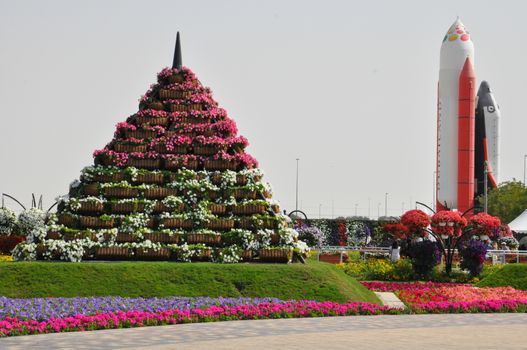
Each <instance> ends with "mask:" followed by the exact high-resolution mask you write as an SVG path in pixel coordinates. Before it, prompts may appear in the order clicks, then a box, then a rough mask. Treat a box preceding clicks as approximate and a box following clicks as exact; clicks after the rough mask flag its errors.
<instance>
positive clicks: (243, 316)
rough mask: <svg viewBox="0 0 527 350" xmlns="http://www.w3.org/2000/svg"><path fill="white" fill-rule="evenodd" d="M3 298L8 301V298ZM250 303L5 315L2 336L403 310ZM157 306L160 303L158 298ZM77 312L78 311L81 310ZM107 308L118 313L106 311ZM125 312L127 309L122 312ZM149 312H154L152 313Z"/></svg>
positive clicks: (365, 305) (355, 304)
mask: <svg viewBox="0 0 527 350" xmlns="http://www.w3.org/2000/svg"><path fill="white" fill-rule="evenodd" d="M3 299H4V300H5V299H6V298H3ZM116 299H124V298H116ZM176 300H177V298H176ZM248 301H249V302H245V303H240V304H238V303H236V301H235V300H234V302H232V303H231V304H234V305H232V306H231V305H229V303H228V302H227V303H225V304H226V305H225V306H224V305H223V303H221V302H218V303H217V304H219V305H214V303H210V306H208V307H205V308H191V307H189V306H190V305H192V303H188V305H189V306H187V305H183V306H182V307H179V308H172V307H169V308H165V307H160V308H156V307H153V308H152V307H144V308H145V309H147V310H138V309H137V308H134V307H131V308H130V309H127V307H126V304H125V303H122V304H121V305H122V306H117V307H116V306H115V305H113V307H106V308H104V307H101V308H100V309H99V308H95V307H93V306H92V307H91V309H92V312H89V311H88V312H86V311H84V310H83V309H80V310H79V311H81V312H80V313H76V312H68V313H67V316H59V317H50V318H45V319H44V320H38V319H31V318H29V319H25V317H24V316H25V315H20V316H21V317H12V316H6V317H4V318H3V319H1V320H0V337H2V336H4V337H5V336H14V335H25V334H43V333H58V332H66V331H68V332H71V331H84V330H96V329H112V328H130V327H141V326H160V325H167V324H179V323H198V322H215V321H230V320H257V319H276V318H292V317H298V318H300V317H326V316H350V315H380V314H397V313H400V311H398V310H396V309H391V308H389V307H386V306H379V305H375V304H369V303H362V302H350V303H347V304H338V303H334V302H316V301H307V300H303V301H288V302H282V301H278V300H277V301H271V302H265V301H262V302H260V303H258V300H257V301H256V302H253V303H252V304H251V303H250V302H251V301H252V300H250V299H249V300H248ZM155 303H156V304H159V299H158V300H157V301H155ZM132 304H133V303H132ZM169 304H170V302H169ZM172 304H175V305H178V306H179V305H181V304H180V303H179V302H177V301H176V302H175V303H174V302H172ZM140 306H143V305H140ZM66 308H67V307H66ZM74 309H76V310H78V309H79V308H74ZM108 309H110V310H112V309H116V310H115V311H107V310H108ZM122 309H125V310H123V311H122ZM150 309H153V310H152V311H150ZM101 311H104V312H101ZM36 312H38V310H37V311H36ZM58 314H59V315H60V313H58ZM17 315H18V313H17Z"/></svg>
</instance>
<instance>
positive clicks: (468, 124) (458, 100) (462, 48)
mask: <svg viewBox="0 0 527 350" xmlns="http://www.w3.org/2000/svg"><path fill="white" fill-rule="evenodd" d="M473 65H474V45H473V43H472V40H471V39H470V34H469V32H468V31H467V30H466V29H465V26H464V25H463V23H461V21H460V20H459V18H458V19H457V20H456V21H455V22H454V24H452V26H451V27H450V29H449V30H448V32H447V34H446V35H445V37H444V39H443V44H442V45H441V56H440V69H439V83H438V101H437V172H436V174H437V178H436V191H437V193H436V194H437V196H436V198H437V203H436V205H437V209H438V210H443V209H457V210H459V211H460V212H465V211H467V210H470V209H471V208H472V207H473V206H474V137H475V133H474V131H475V130H474V127H475V119H474V114H475V108H476V106H475V99H476V76H475V74H474V70H473Z"/></svg>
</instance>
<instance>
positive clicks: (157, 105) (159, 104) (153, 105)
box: [147, 102, 165, 111]
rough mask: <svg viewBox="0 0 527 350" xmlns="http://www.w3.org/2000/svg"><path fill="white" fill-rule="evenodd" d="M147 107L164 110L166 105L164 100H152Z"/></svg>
mask: <svg viewBox="0 0 527 350" xmlns="http://www.w3.org/2000/svg"><path fill="white" fill-rule="evenodd" d="M147 107H148V109H155V110H157V111H162V110H163V109H165V106H164V105H163V103H162V102H151V103H149V104H148V106H147Z"/></svg>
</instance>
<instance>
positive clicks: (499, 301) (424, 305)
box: [361, 282, 527, 313]
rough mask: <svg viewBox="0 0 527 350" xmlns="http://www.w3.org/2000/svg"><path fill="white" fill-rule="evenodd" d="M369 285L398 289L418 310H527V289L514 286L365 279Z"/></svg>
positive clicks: (406, 301) (440, 311)
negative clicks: (485, 286)
mask: <svg viewBox="0 0 527 350" xmlns="http://www.w3.org/2000/svg"><path fill="white" fill-rule="evenodd" d="M361 283H362V284H363V285H364V286H366V287H367V288H368V289H370V290H373V291H379V292H394V293H396V294H397V296H398V297H399V298H400V299H401V300H402V301H403V302H404V303H405V304H407V305H408V306H410V308H411V310H412V311H413V312H415V313H425V312H426V313H445V312H446V313H450V312H526V311H527V292H524V291H520V290H517V289H514V288H512V287H497V288H477V287H474V286H472V285H469V284H454V283H434V282H425V283H422V282H408V283H405V282H361Z"/></svg>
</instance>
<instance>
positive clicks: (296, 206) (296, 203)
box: [295, 158, 300, 210]
mask: <svg viewBox="0 0 527 350" xmlns="http://www.w3.org/2000/svg"><path fill="white" fill-rule="evenodd" d="M299 160H300V158H297V159H296V202H295V210H298V161H299Z"/></svg>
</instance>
